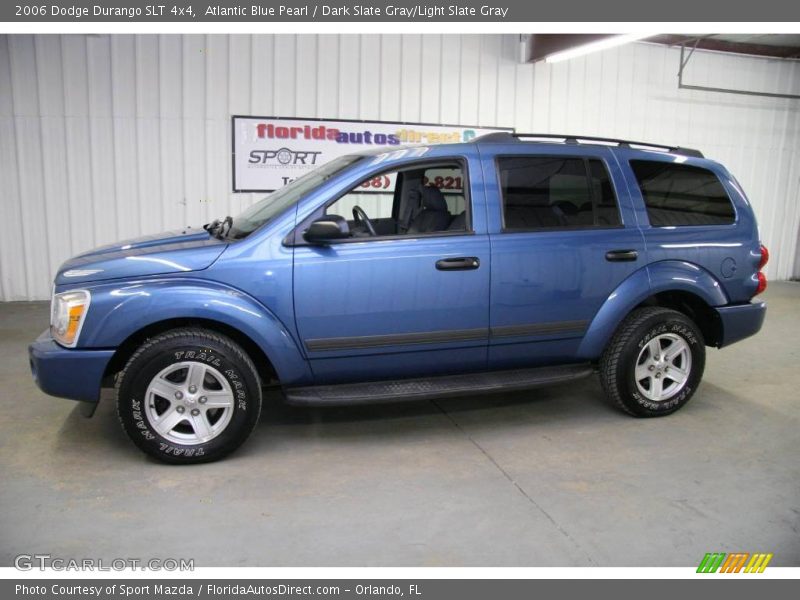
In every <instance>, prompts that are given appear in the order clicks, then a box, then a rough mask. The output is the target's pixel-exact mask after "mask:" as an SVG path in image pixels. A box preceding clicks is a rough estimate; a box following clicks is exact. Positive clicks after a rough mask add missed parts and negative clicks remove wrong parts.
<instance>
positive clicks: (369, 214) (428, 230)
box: [325, 161, 467, 238]
mask: <svg viewBox="0 0 800 600" xmlns="http://www.w3.org/2000/svg"><path fill="white" fill-rule="evenodd" d="M466 185H467V181H466V174H465V171H464V169H463V167H462V166H461V164H460V163H459V162H448V161H445V162H441V163H438V162H437V163H425V164H420V165H407V166H404V167H402V168H399V169H394V170H390V171H385V172H382V173H378V174H375V175H372V176H370V177H369V178H368V179H365V180H364V181H362V182H361V183H359V184H358V185H357V186H355V187H354V188H353V189H351V190H350V191H349V192H347V193H346V194H344V195H343V196H341V197H340V198H338V199H337V200H336V201H335V202H333V203H332V204H330V205H329V206H327V207H326V209H325V215H326V216H332V215H336V216H338V217H342V218H344V219H346V220H347V221H348V226H349V230H350V233H351V237H357V238H367V237H375V236H378V237H386V236H402V235H418V234H435V233H445V232H459V231H461V232H464V231H466V230H467V202H466V195H465V189H466Z"/></svg>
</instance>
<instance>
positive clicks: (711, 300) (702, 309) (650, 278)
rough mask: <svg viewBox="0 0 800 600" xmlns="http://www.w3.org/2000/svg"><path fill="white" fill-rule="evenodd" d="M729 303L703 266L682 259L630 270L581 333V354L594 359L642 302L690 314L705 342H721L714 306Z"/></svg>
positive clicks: (720, 324) (712, 343)
mask: <svg viewBox="0 0 800 600" xmlns="http://www.w3.org/2000/svg"><path fill="white" fill-rule="evenodd" d="M727 303H728V297H727V295H726V293H725V291H724V289H723V287H722V285H721V284H720V282H719V281H718V280H717V279H716V278H715V277H714V276H713V275H712V274H711V273H710V272H709V271H707V270H706V269H704V268H702V267H700V266H698V265H696V264H693V263H689V262H685V261H661V262H657V263H654V264H652V265H648V266H647V267H644V268H642V269H639V270H638V271H635V272H634V273H633V274H631V275H630V276H629V277H628V278H627V279H626V280H625V281H623V282H622V283H621V284H620V285H619V286H618V287H617V288H616V289H615V290H614V291H613V292H612V293H611V294H610V295H609V297H608V298H607V299H606V301H605V302H604V303H603V305H602V306H601V307H600V310H598V312H597V314H596V315H595V317H594V319H593V320H592V322H591V323H590V325H589V328H588V329H587V331H586V334H585V335H584V338H583V341H582V342H581V345H580V347H579V349H578V354H579V356H580V358H585V359H589V360H596V359H597V358H599V356H600V354H601V353H602V352H603V350H604V349H605V347H606V345H607V344H608V342H609V341H610V340H611V336H612V335H613V334H614V332H615V331H616V330H617V328H618V327H619V325H620V323H622V321H623V320H624V319H625V317H627V316H628V315H629V314H630V313H631V312H632V311H634V310H636V309H637V308H639V307H642V306H663V307H665V308H672V309H673V310H677V311H679V312H681V313H683V314H685V315H686V316H688V317H689V318H691V319H692V320H693V321H694V322H695V323H696V324H697V326H698V327H699V328H700V330H701V332H702V333H703V336H704V338H705V340H706V345H709V346H719V345H720V344H721V343H722V323H721V321H720V319H719V315H718V313H717V311H715V310H714V308H713V307H715V306H723V305H725V304H727Z"/></svg>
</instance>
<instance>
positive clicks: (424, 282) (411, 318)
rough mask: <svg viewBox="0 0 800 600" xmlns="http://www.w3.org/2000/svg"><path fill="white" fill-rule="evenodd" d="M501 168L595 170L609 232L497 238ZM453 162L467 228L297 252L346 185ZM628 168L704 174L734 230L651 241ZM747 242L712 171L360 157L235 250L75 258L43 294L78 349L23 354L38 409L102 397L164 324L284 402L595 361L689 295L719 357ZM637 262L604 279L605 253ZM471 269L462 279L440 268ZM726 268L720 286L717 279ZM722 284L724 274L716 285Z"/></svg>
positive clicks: (118, 251)
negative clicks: (273, 381) (221, 332)
mask: <svg viewBox="0 0 800 600" xmlns="http://www.w3.org/2000/svg"><path fill="white" fill-rule="evenodd" d="M499 156H562V157H566V156H576V157H583V158H589V159H596V160H599V161H601V162H602V164H603V165H604V166H605V169H606V170H607V172H608V174H609V177H610V183H611V186H612V187H613V189H614V191H615V194H616V197H617V201H618V204H619V210H620V217H621V221H622V224H621V225H620V226H619V227H609V228H607V229H601V228H586V229H575V230H539V231H521V232H506V231H504V230H503V219H502V206H501V195H500V186H499V181H498V174H497V162H496V161H497V158H498V157H499ZM439 159H441V160H447V161H450V160H458V161H459V162H460V163H461V164H462V165H463V166H464V169H465V172H466V174H467V175H468V176H467V181H468V185H469V187H468V190H467V191H468V194H467V198H468V201H469V207H470V213H471V215H470V216H471V218H470V227H469V231H466V232H439V233H433V234H425V235H406V236H399V237H392V238H383V239H369V238H362V239H357V240H348V241H347V242H342V243H332V244H330V245H326V246H319V245H308V244H304V243H297V242H298V240H301V239H302V236H301V235H299V234H297V231H300V232H302V230H303V229H304V228H305V227H306V225H307V222H308V221H309V219H311V218H312V217H314V216H315V215H317V214H318V213H319V211H320V210H321V208H322V207H324V206H325V205H326V204H327V203H330V202H331V201H332V200H334V199H336V198H338V197H339V196H340V195H342V194H343V193H345V192H346V191H348V190H350V189H352V188H354V187H355V186H357V185H358V184H359V183H360V182H362V181H364V180H366V179H368V178H371V177H373V176H375V175H377V174H379V173H381V172H383V171H384V170H386V169H393V168H396V167H403V166H407V165H413V164H415V163H416V162H418V161H421V160H424V161H430V160H439ZM633 159H648V160H658V161H666V162H670V161H673V162H680V163H686V164H689V165H695V166H700V167H703V168H706V169H709V170H711V171H712V172H714V173H715V174H716V175H717V177H718V178H719V179H720V181H721V182H722V185H723V186H724V188H725V190H726V191H727V193H728V195H729V196H730V198H731V200H732V202H733V205H734V207H735V212H736V220H735V223H733V224H732V225H723V226H692V227H688V226H686V227H652V226H650V224H649V221H648V217H647V211H646V209H645V206H644V201H643V198H642V195H641V193H640V191H639V187H638V184H637V182H636V178H635V176H634V174H633V171H632V170H631V168H630V166H629V161H630V160H633ZM759 246H760V241H759V238H758V231H757V227H756V223H755V219H754V216H753V211H752V209H751V208H750V205H749V203H748V201H747V198H746V197H745V195H744V193H743V192H742V190H741V188H740V186H739V184H738V183H737V182H736V180H735V179H734V178H733V177H732V176H731V175H730V174H729V173H728V172H727V170H726V169H725V168H724V167H722V166H721V165H718V164H717V163H714V162H713V161H709V160H706V159H700V158H693V157H686V156H677V155H673V154H669V153H664V152H654V151H647V150H638V149H633V148H627V147H613V148H612V147H608V146H602V145H589V144H581V145H575V144H553V143H549V144H542V143H534V144H529V143H520V142H517V143H511V142H509V143H496V142H493V143H489V142H481V141H478V142H475V143H467V144H453V145H441V146H434V147H430V148H428V149H427V150H426V151H424V156H422V157H420V156H418V155H416V154H415V153H414V152H409V153H407V154H406V155H403V154H396V155H392V157H390V158H389V159H388V160H387V159H385V158H381V157H380V156H367V157H366V158H364V159H362V160H360V161H357V162H355V163H353V164H352V165H350V166H349V167H347V168H346V169H344V170H343V171H341V172H339V173H338V174H336V175H334V176H332V177H331V178H330V179H328V180H327V181H325V182H324V183H322V184H321V185H319V186H318V187H316V188H314V189H312V190H311V191H309V192H308V193H306V194H305V195H304V196H303V197H302V198H300V200H299V201H298V202H296V203H295V204H292V205H290V206H288V207H286V209H285V210H283V211H282V212H280V213H279V214H277V215H275V216H274V218H272V219H271V220H270V221H269V222H268V223H266V224H265V225H263V226H262V227H260V228H259V229H257V230H256V231H255V232H253V233H252V234H250V235H249V236H247V237H245V238H243V239H240V240H229V239H225V240H219V239H216V238H214V237H212V236H210V235H209V234H208V233H206V232H205V231H204V230H202V229H199V228H197V229H187V230H183V231H177V232H170V233H166V234H162V235H158V236H148V237H144V238H140V239H137V240H130V241H128V242H122V243H119V244H114V245H111V246H106V247H103V248H98V249H96V250H93V251H91V252H87V253H84V254H81V255H79V256H76V257H74V258H72V259H70V260H69V261H67V262H66V263H64V265H62V267H61V268H60V269H59V271H58V274H57V276H56V279H55V291H56V292H57V293H59V292H64V291H69V290H73V289H85V290H88V291H89V292H90V293H91V306H90V308H89V310H88V313H87V316H86V319H85V322H84V324H83V327H82V330H81V334H80V337H79V340H78V343H77V347H76V348H70V349H67V348H63V347H61V346H59V345H58V344H57V343H55V342H54V341H53V340H51V339H49V337H43V338H40V339H39V340H37V341H36V342H34V344H32V345H31V347H30V355H31V364H32V368H33V370H34V373H35V378H36V380H37V383H38V384H39V385H40V387H41V388H42V389H43V390H44V391H45V392H47V393H50V394H53V395H58V396H64V397H69V398H75V399H80V400H86V401H96V400H97V398H98V397H99V390H100V384H101V380H102V378H103V375H104V374H105V369H106V366H107V365H108V363H109V361H110V360H111V358H112V356H114V353H115V351H116V349H117V348H119V347H120V346H121V345H122V344H123V343H124V342H125V340H127V339H129V338H130V337H131V336H134V335H136V334H137V332H139V331H141V330H142V329H143V328H145V327H153V326H159V324H162V323H165V322H169V321H171V320H174V319H182V320H187V319H188V320H197V321H202V322H207V323H211V324H212V325H213V323H221V324H224V325H225V326H227V327H232V328H234V329H236V330H238V331H239V332H240V333H241V334H242V335H244V336H246V337H248V338H249V339H250V340H251V341H252V342H253V343H255V344H256V345H258V347H260V348H261V350H263V352H264V354H265V355H266V356H267V358H268V359H269V361H270V363H271V364H272V367H273V368H274V370H275V372H276V373H277V375H278V377H279V379H280V381H281V384H282V385H284V386H304V385H316V384H326V383H339V382H354V381H366V380H376V379H399V378H405V377H409V378H413V377H421V376H426V375H437V374H453V373H465V372H473V371H476V370H478V371H480V370H500V369H513V368H518V367H526V366H538V365H548V364H564V363H572V362H582V361H587V360H589V361H593V360H597V359H598V357H599V356H600V355H601V353H602V352H603V349H604V348H605V346H606V344H607V343H608V341H609V339H610V337H611V336H612V335H613V333H614V331H615V330H616V328H617V327H618V326H619V324H620V322H621V321H622V320H623V319H624V318H625V316H626V315H627V314H629V313H630V311H631V310H633V309H635V308H636V307H637V306H639V305H640V304H641V303H642V302H644V301H646V300H647V299H648V298H650V297H651V296H652V295H653V294H657V293H662V292H676V291H677V292H685V293H691V294H693V295H695V296H697V297H698V298H699V299H701V300H702V301H704V302H705V303H706V304H707V305H708V306H709V307H713V308H714V309H715V310H716V311H717V313H718V314H719V319H720V323H721V326H722V330H723V332H722V342H721V345H727V344H730V343H733V342H735V341H738V340H740V339H743V338H744V337H747V336H749V335H752V334H754V333H756V332H757V331H758V329H759V328H760V327H761V323H762V322H763V319H764V314H765V307H764V305H763V304H761V303H754V304H750V299H751V298H752V296H753V294H754V292H755V289H756V286H757V277H756V274H757V271H758V261H759V258H760V252H759ZM619 249H625V250H631V251H635V252H636V255H637V257H636V259H635V260H632V261H629V262H610V261H608V260H606V259H605V254H606V252H608V251H611V250H619ZM464 256H466V257H474V258H476V259H477V260H478V261H479V263H480V266H479V268H475V269H472V270H455V271H443V270H439V269H437V268H436V263H437V261H439V260H441V259H445V258H455V257H464ZM732 263H733V264H735V265H736V266H737V269H736V270H735V272H733V273H731V272H730V269H727V267H726V265H730V264H732ZM726 269H727V270H726Z"/></svg>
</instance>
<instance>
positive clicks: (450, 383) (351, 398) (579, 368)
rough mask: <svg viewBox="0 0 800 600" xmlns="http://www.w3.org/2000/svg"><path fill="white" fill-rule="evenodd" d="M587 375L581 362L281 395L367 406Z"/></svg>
mask: <svg viewBox="0 0 800 600" xmlns="http://www.w3.org/2000/svg"><path fill="white" fill-rule="evenodd" d="M591 374H592V366H591V365H590V364H588V363H585V364H578V365H562V366H557V367H537V368H533V369H515V370H513V371H493V372H481V373H469V374H466V375H443V376H438V377H426V378H420V379H399V380H394V381H372V382H366V383H343V384H338V385H317V386H309V387H296V388H286V389H285V390H284V394H285V396H286V402H287V403H289V404H294V405H299V406H314V405H336V404H339V405H345V404H370V403H377V402H397V401H400V400H431V399H434V398H446V397H448V396H469V395H473V394H486V393H496V392H510V391H514V390H524V389H529V388H532V387H538V386H542V385H551V384H554V383H561V382H565V381H571V380H573V379H581V378H583V377H587V376H589V375H591Z"/></svg>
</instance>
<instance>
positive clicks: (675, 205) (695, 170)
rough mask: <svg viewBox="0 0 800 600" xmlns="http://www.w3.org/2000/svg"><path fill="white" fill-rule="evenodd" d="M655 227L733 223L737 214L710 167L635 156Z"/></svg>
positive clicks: (636, 168)
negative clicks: (640, 158)
mask: <svg viewBox="0 0 800 600" xmlns="http://www.w3.org/2000/svg"><path fill="white" fill-rule="evenodd" d="M631 168H632V169H633V172H634V174H635V175H636V180H637V181H638V182H639V188H640V189H641V191H642V197H643V198H644V203H645V206H646V207H647V216H648V218H649V219H650V225H652V226H653V227H675V226H683V225H730V224H731V223H733V222H734V220H735V219H736V214H735V212H734V210H733V205H732V204H731V199H730V198H729V197H728V194H727V192H726V191H725V188H724V187H723V186H722V183H720V180H719V179H718V178H717V176H716V175H714V173H712V172H711V171H709V170H708V169H703V168H700V167H694V166H690V165H681V164H675V163H669V162H662V161H653V160H632V161H631Z"/></svg>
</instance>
